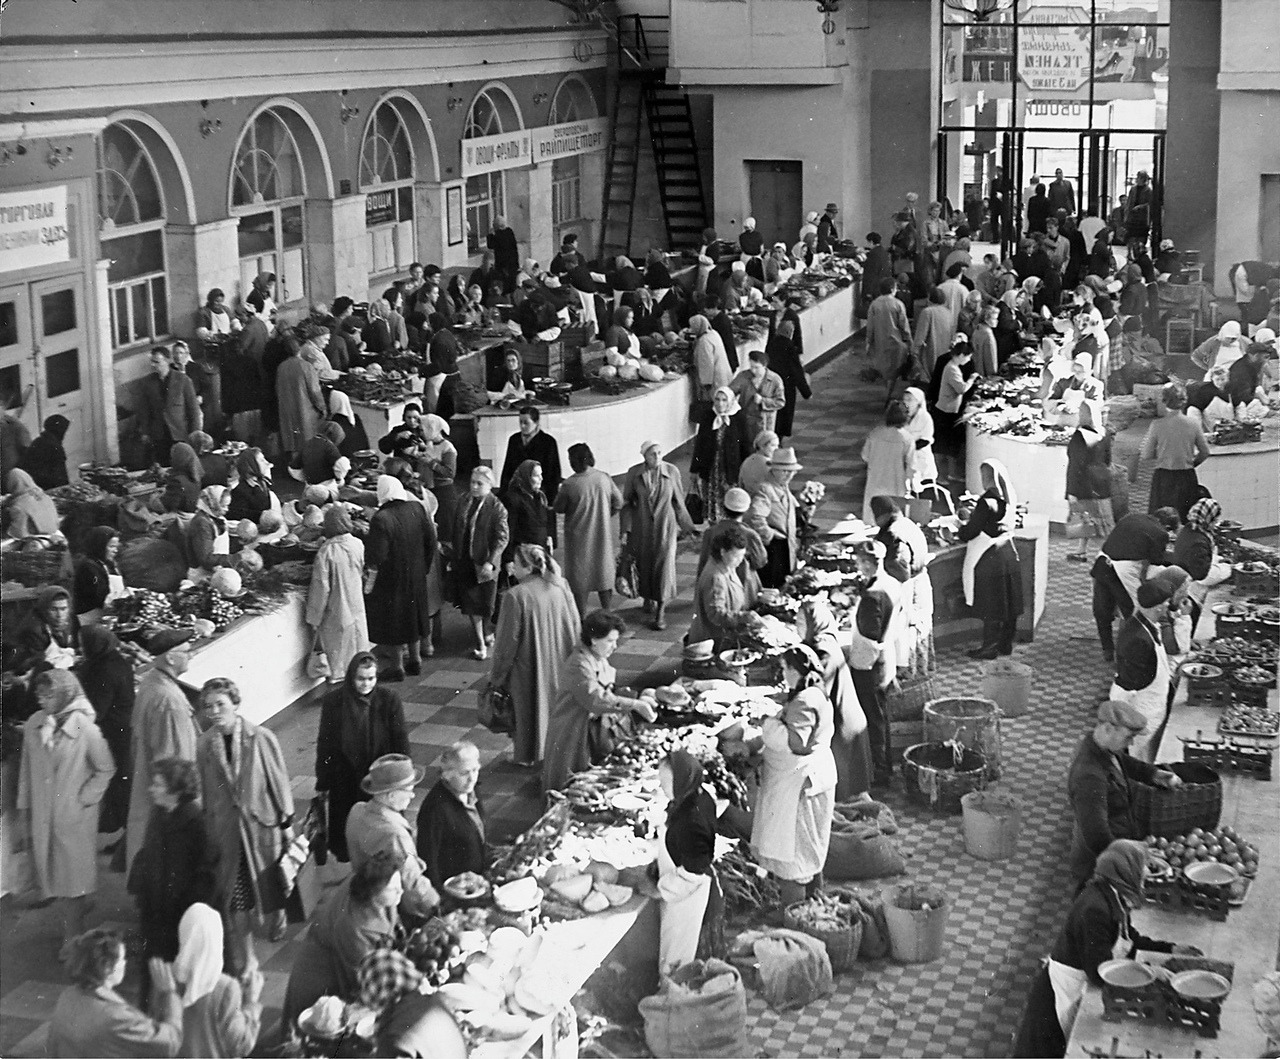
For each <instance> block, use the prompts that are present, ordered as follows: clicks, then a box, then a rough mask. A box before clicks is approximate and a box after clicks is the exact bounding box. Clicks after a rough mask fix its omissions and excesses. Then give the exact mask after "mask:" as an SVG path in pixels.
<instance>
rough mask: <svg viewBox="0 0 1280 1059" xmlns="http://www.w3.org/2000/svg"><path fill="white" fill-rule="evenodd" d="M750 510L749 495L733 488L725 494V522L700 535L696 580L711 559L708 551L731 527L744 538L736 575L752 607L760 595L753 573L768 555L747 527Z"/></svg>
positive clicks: (757, 576)
mask: <svg viewBox="0 0 1280 1059" xmlns="http://www.w3.org/2000/svg"><path fill="white" fill-rule="evenodd" d="M750 510H751V495H750V494H749V493H748V492H747V491H746V490H745V489H739V488H738V487H737V486H736V485H735V486H734V487H733V488H732V489H729V490H726V491H725V494H724V518H722V519H721V520H720V521H719V522H717V523H716V524H715V525H714V526H712V527H711V528H710V529H709V530H707V532H706V533H704V534H703V535H702V550H701V552H700V553H699V555H698V570H697V574H695V580H696V578H697V577H698V576H700V575H701V574H702V568H703V567H704V566H706V565H707V560H708V559H709V558H710V557H711V549H712V547H713V546H714V545H715V542H716V541H717V540H718V539H719V537H720V535H721V534H722V533H723V532H724V531H725V530H726V529H727V528H728V527H730V526H737V527H738V528H739V529H741V530H742V531H743V532H744V533H745V534H746V535H747V557H746V558H745V559H744V560H743V561H742V565H741V566H740V567H738V574H739V576H741V578H742V584H743V586H744V587H745V588H746V590H747V606H751V604H753V603H754V602H755V600H756V596H758V595H759V594H760V575H759V574H758V573H757V572H756V571H757V570H761V569H763V567H764V564H765V563H766V562H767V561H768V558H769V555H768V553H767V552H766V551H765V547H764V541H762V540H761V539H760V534H759V533H757V532H756V531H755V530H754V529H752V528H751V527H750V526H748V525H747V524H746V516H747V512H748V511H750Z"/></svg>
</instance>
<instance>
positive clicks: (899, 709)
mask: <svg viewBox="0 0 1280 1059" xmlns="http://www.w3.org/2000/svg"><path fill="white" fill-rule="evenodd" d="M934 697H935V692H934V687H933V677H932V676H930V675H928V674H924V675H922V676H915V677H907V678H906V679H903V680H899V681H898V686H897V688H896V689H890V690H889V691H887V692H885V696H884V713H885V718H886V719H887V720H889V721H918V720H920V719H921V718H922V717H923V716H924V707H925V703H927V702H928V701H929V700H930V699H932V698H934ZM916 742H919V740H916Z"/></svg>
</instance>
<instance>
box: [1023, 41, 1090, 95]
mask: <svg viewBox="0 0 1280 1059" xmlns="http://www.w3.org/2000/svg"><path fill="white" fill-rule="evenodd" d="M1090 50H1091V49H1090V47H1089V30H1088V28H1087V27H1082V28H1080V29H1075V28H1074V27H1066V26H1038V25H1032V26H1024V27H1022V28H1021V29H1020V30H1019V32H1018V77H1019V79H1020V80H1021V81H1022V83H1023V84H1024V85H1026V86H1027V88H1029V89H1030V90H1031V91H1032V92H1034V93H1036V94H1037V95H1072V94H1074V93H1075V92H1078V91H1079V90H1080V89H1081V88H1083V87H1084V86H1085V85H1087V84H1088V83H1089V74H1090V72H1091V71H1090V62H1091V58H1090Z"/></svg>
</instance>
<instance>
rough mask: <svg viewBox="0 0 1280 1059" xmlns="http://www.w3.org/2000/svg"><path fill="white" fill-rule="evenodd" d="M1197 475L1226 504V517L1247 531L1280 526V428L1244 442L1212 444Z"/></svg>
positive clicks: (1216, 497) (1222, 503) (1224, 513)
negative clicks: (1277, 485)
mask: <svg viewBox="0 0 1280 1059" xmlns="http://www.w3.org/2000/svg"><path fill="white" fill-rule="evenodd" d="M1196 477H1198V478H1199V479H1200V484H1201V485H1203V486H1204V487H1205V488H1206V489H1208V490H1209V492H1210V493H1212V494H1213V498H1214V499H1215V500H1216V501H1218V503H1219V504H1221V505H1222V514H1223V516H1224V517H1225V518H1229V519H1234V520H1235V521H1236V522H1239V523H1240V525H1241V526H1243V527H1244V529H1245V531H1246V532H1248V531H1252V530H1273V529H1275V528H1276V527H1277V526H1280V489H1277V488H1276V483H1277V482H1278V481H1280V430H1276V429H1272V430H1268V431H1266V432H1265V433H1264V434H1263V438H1262V440H1261V441H1253V442H1249V443H1247V444H1244V445H1210V446H1209V458H1208V459H1207V460H1205V461H1204V463H1202V464H1200V466H1199V467H1197V468H1196Z"/></svg>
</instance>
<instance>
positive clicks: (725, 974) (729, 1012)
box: [639, 960, 749, 1059]
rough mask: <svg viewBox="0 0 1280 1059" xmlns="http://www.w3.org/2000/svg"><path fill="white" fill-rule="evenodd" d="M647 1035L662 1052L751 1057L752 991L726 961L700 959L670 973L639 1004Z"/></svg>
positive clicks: (652, 1047)
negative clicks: (749, 1010)
mask: <svg viewBox="0 0 1280 1059" xmlns="http://www.w3.org/2000/svg"><path fill="white" fill-rule="evenodd" d="M639 1007H640V1015H641V1016H642V1017H643V1019H644V1038H645V1043H646V1044H647V1045H648V1046H649V1050H650V1051H651V1052H653V1054H654V1055H658V1056H689V1057H691V1059H703V1057H704V1056H706V1057H710V1056H725V1057H733V1056H741V1055H748V1054H749V1050H748V1047H747V991H746V988H745V987H744V986H743V984H742V976H741V975H740V974H739V973H738V969H737V968H736V967H734V966H733V965H732V964H728V963H725V962H724V961H723V960H707V961H706V962H705V963H704V962H703V961H701V960H694V961H692V962H691V963H686V964H684V965H683V966H682V967H678V968H676V969H675V970H674V971H673V972H672V973H671V975H670V976H669V977H664V978H663V980H662V984H661V986H660V987H659V989H658V992H657V993H655V994H653V996H647V997H644V998H643V999H642V1000H641V1001H640V1004H639Z"/></svg>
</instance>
